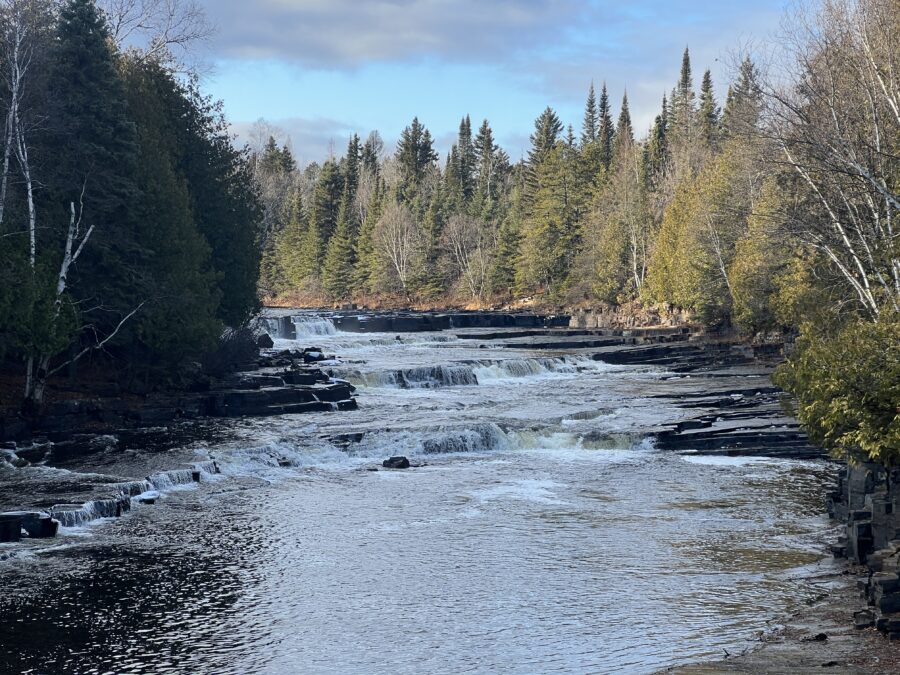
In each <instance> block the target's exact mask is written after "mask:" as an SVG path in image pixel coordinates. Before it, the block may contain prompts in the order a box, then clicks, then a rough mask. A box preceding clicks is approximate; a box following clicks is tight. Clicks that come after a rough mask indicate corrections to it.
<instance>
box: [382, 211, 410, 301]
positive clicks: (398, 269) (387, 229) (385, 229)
mask: <svg viewBox="0 0 900 675" xmlns="http://www.w3.org/2000/svg"><path fill="white" fill-rule="evenodd" d="M420 240H421V232H420V231H419V226H418V225H417V224H416V220H415V218H414V217H413V214H412V213H411V212H410V210H409V209H408V208H407V207H406V206H404V205H402V204H397V203H395V202H393V201H391V202H390V203H388V204H387V206H385V208H384V212H383V213H382V214H381V218H379V219H378V223H377V224H376V226H375V245H376V247H377V249H378V252H379V253H380V254H381V255H382V256H383V257H384V258H385V260H386V261H387V262H388V263H389V264H390V266H391V268H392V270H393V271H394V273H395V274H396V275H397V280H398V281H399V282H400V288H401V290H402V291H403V294H404V295H406V296H407V298H409V280H410V275H411V272H412V267H413V262H414V260H415V255H416V252H417V251H418V248H419V243H420Z"/></svg>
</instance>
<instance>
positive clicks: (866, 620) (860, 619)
mask: <svg viewBox="0 0 900 675" xmlns="http://www.w3.org/2000/svg"><path fill="white" fill-rule="evenodd" d="M853 625H854V626H856V627H857V628H860V629H862V628H871V627H872V626H874V625H875V612H874V611H873V610H871V609H861V610H860V611H858V612H853Z"/></svg>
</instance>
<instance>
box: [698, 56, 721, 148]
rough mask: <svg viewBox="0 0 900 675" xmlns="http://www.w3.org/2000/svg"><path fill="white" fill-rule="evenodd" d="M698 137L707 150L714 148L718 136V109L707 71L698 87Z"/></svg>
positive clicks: (709, 74) (710, 75) (710, 78)
mask: <svg viewBox="0 0 900 675" xmlns="http://www.w3.org/2000/svg"><path fill="white" fill-rule="evenodd" d="M698 117H699V122H700V137H701V138H702V139H703V140H704V141H705V142H706V144H707V146H708V147H709V148H715V146H716V142H717V141H718V136H719V107H718V105H716V97H715V92H714V91H713V83H712V74H711V73H710V71H709V70H707V71H706V72H705V73H703V84H702V85H701V87H700V110H699V111H698Z"/></svg>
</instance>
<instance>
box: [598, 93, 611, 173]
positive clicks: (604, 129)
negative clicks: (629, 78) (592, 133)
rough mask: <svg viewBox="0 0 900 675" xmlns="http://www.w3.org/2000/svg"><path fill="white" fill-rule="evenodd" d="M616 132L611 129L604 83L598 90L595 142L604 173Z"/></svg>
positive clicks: (608, 163)
mask: <svg viewBox="0 0 900 675" xmlns="http://www.w3.org/2000/svg"><path fill="white" fill-rule="evenodd" d="M615 136H616V130H615V127H613V121H612V111H611V109H610V105H609V94H608V93H607V91H606V82H604V83H603V88H602V89H601V90H600V108H599V127H598V130H597V142H598V144H599V146H600V162H601V164H602V165H603V168H604V169H605V170H606V171H609V165H610V164H611V163H612V156H613V144H614V143H615Z"/></svg>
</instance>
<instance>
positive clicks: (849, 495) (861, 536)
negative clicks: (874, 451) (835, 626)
mask: <svg viewBox="0 0 900 675" xmlns="http://www.w3.org/2000/svg"><path fill="white" fill-rule="evenodd" d="M828 511H829V514H830V515H831V517H832V518H834V519H835V520H837V521H838V522H840V523H843V525H844V534H843V536H842V537H841V538H840V540H839V541H838V543H837V544H836V545H835V546H834V547H832V548H833V551H834V554H835V556H836V557H845V558H847V559H848V560H849V561H850V562H852V563H856V564H859V565H865V567H866V568H867V574H866V577H865V578H864V579H862V580H861V581H860V591H861V592H862V596H863V598H864V599H865V601H866V603H867V605H868V607H867V608H866V609H864V610H861V611H860V612H857V613H856V615H855V621H856V625H857V626H858V627H867V626H869V625H874V626H875V628H877V629H878V630H880V631H882V632H883V633H885V634H886V635H888V636H889V637H890V638H891V639H900V469H887V468H885V467H884V466H882V465H880V464H875V463H859V464H853V465H850V466H848V467H847V468H846V469H845V471H844V472H843V473H842V475H841V476H840V478H839V480H838V485H837V489H836V490H835V491H834V492H833V493H832V494H831V495H829V497H828Z"/></svg>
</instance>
